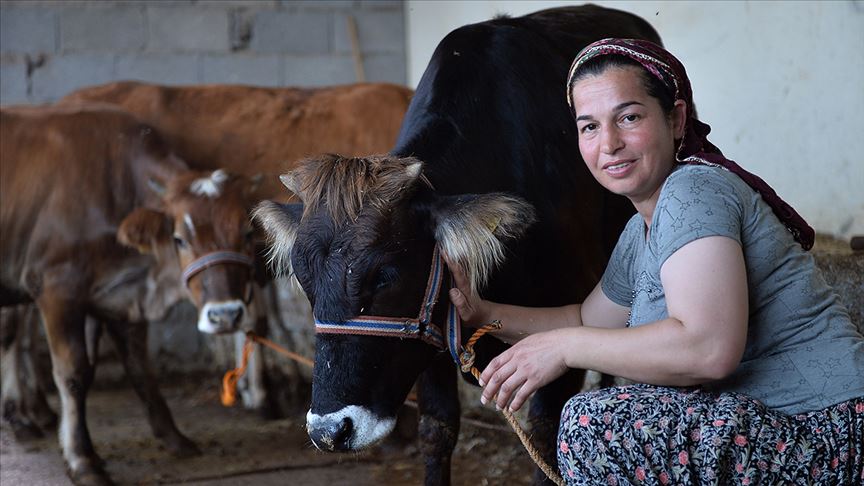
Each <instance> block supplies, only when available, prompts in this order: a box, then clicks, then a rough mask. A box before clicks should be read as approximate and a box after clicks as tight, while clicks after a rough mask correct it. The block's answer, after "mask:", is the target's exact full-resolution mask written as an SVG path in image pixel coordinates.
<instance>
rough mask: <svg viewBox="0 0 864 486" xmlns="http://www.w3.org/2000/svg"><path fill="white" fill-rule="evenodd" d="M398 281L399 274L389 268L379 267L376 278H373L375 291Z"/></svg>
mask: <svg viewBox="0 0 864 486" xmlns="http://www.w3.org/2000/svg"><path fill="white" fill-rule="evenodd" d="M397 280H399V274H398V272H396V269H395V268H393V267H390V266H384V267H381V269H380V270H378V276H377V277H376V278H375V290H382V289H386V288H387V287H390V286H391V285H393V284H394V283H396V281H397Z"/></svg>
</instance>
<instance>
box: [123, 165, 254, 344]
mask: <svg viewBox="0 0 864 486" xmlns="http://www.w3.org/2000/svg"><path fill="white" fill-rule="evenodd" d="M148 182H149V184H150V186H151V188H152V189H153V190H154V191H155V192H156V193H158V194H159V195H160V196H161V201H162V203H161V210H154V209H149V208H138V209H136V210H135V211H133V212H132V213H131V214H129V215H128V216H127V217H126V219H124V220H123V222H122V224H121V225H120V228H119V230H118V239H119V240H120V242H121V243H123V244H126V245H128V246H132V247H134V248H137V249H138V250H139V251H141V252H144V253H152V254H154V255H155V257H156V258H157V260H158V263H157V264H159V265H172V264H173V265H177V264H178V263H179V266H180V268H179V271H180V274H181V282H180V283H181V285H183V286H184V287H185V288H186V289H187V290H188V293H189V295H190V296H191V298H192V301H193V303H194V304H195V306H196V307H197V308H198V329H199V330H200V331H202V332H207V333H221V332H233V331H236V330H238V329H240V328H241V326H242V327H247V326H248V325H249V324H250V322H248V320H249V319H251V317H250V312H249V309H248V308H247V305H248V303H249V300H250V297H251V292H252V284H253V281H252V277H253V275H252V274H253V271H252V270H253V265H252V263H253V261H254V260H253V258H254V255H255V248H254V241H253V237H252V236H253V228H252V224H251V220H250V219H249V214H248V211H249V208H251V205H252V201H253V197H252V196H253V194H252V193H253V192H254V188H255V185H256V183H255V182H253V181H251V180H250V179H248V178H245V177H241V176H237V175H232V174H229V173H227V172H225V171H222V170H216V171H213V172H198V171H177V172H174V173H172V174H171V175H170V176H169V177H167V178H164V179H161V180H160V179H156V178H154V179H151V180H149V181H148Z"/></svg>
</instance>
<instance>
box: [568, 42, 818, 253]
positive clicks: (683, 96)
mask: <svg viewBox="0 0 864 486" xmlns="http://www.w3.org/2000/svg"><path fill="white" fill-rule="evenodd" d="M608 54H617V55H622V56H625V57H628V58H630V59H633V60H634V61H636V62H638V63H639V64H641V65H642V66H643V67H644V68H645V69H646V70H647V71H648V72H649V73H651V74H652V75H653V76H655V77H657V78H658V79H660V81H662V82H663V84H664V85H665V86H666V87H667V89H669V91H670V92H672V93H674V95H675V96H674V99H676V100H684V101H685V102H686V103H687V117H686V121H685V126H684V137H683V138H682V139H681V144H680V145H679V146H678V150H677V151H676V153H675V159H676V161H677V162H678V163H679V164H702V165H711V166H716V167H722V168H724V169H726V170H728V171H730V172H732V173H733V174H735V175H737V176H738V177H740V178H741V179H742V180H743V181H744V182H746V183H747V185H749V186H750V187H752V188H753V189H754V190H755V191H757V192H758V193H759V195H760V196H762V199H763V200H764V201H765V202H766V203H768V205H769V206H771V209H772V210H773V211H774V214H775V215H777V217H778V218H779V219H780V221H781V222H782V223H783V224H784V225H785V226H786V228H787V229H788V230H789V231H790V232H791V233H792V236H794V237H795V240H796V241H797V242H798V243H800V244H801V247H803V248H804V249H805V250H809V249H810V248H812V247H813V239H814V237H815V232H814V231H813V228H811V227H810V226H809V225H808V224H807V222H806V221H804V218H802V217H801V215H799V214H798V213H797V212H796V211H795V210H794V209H792V206H790V205H789V204H787V203H786V201H784V200H783V199H780V196H778V195H777V193H776V192H774V189H772V188H771V186H769V185H768V183H766V182H765V181H763V180H762V179H761V178H760V177H759V176H757V175H755V174H752V173H750V172H747V171H746V170H744V169H743V168H741V166H739V165H738V164H736V163H735V162H733V161H731V160H729V159H727V158H726V157H724V156H723V154H722V153H721V152H720V149H718V148H717V147H715V146H714V145H713V144H712V143H711V142H709V141H708V138H707V136H708V133H709V132H711V127H710V126H708V125H707V124H705V123H702V122H701V121H699V120H697V119H696V116H695V113H694V110H693V92H692V91H691V88H690V80H689V79H688V78H687V72H686V71H685V70H684V66H683V65H682V64H681V61H679V60H678V59H676V58H675V56H673V55H672V54H670V53H669V52H668V51H666V50H665V49H663V48H662V47H660V46H658V45H657V44H654V43H653V42H648V41H644V40H636V39H603V40H600V41H597V42H595V43H593V44H591V45H589V46H588V47H586V48H585V49H583V50H582V52H580V53H579V54H578V55H577V56H576V59H575V60H574V61H573V65H572V66H570V72H569V74H568V76H567V103H568V104H569V105H570V112H571V113H572V114H573V116H574V117H575V116H576V112H575V108H574V107H573V98H572V97H573V85H574V84H575V82H576V80H575V79H573V75H574V74H575V73H576V70H577V69H579V67H580V66H582V65H583V64H584V63H585V62H586V61H588V60H590V59H593V58H595V57H598V56H604V55H608Z"/></svg>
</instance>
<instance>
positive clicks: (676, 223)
mask: <svg viewBox="0 0 864 486" xmlns="http://www.w3.org/2000/svg"><path fill="white" fill-rule="evenodd" d="M732 177H736V176H735V175H734V174H731V173H727V172H725V170H724V169H722V168H716V167H708V166H684V167H681V168H679V169H678V170H676V171H674V172H673V173H672V174H671V175H670V176H669V178H668V179H667V180H666V182H665V183H664V185H663V188H662V189H661V193H660V198H659V199H658V201H657V208H656V209H655V212H654V218H653V223H652V227H651V236H650V239H649V242H648V246H649V249H650V250H651V252H652V253H653V255H654V257H655V258H656V261H657V264H658V268H660V267H662V266H663V263H665V262H666V260H667V259H668V258H669V257H670V256H672V254H673V253H675V252H676V251H678V250H679V249H681V247H683V246H684V245H686V244H687V243H690V242H691V241H695V240H698V239H700V238H705V237H708V236H726V237H729V238H732V239H734V240H735V241H737V242H738V243H739V244H740V243H741V231H742V227H743V221H744V203H743V202H742V201H744V199H743V198H744V197H745V195H744V194H742V190H746V189H747V188H742V187H740V185H736V184H734V183H733V180H732V179H731V178H732ZM741 184H743V183H741Z"/></svg>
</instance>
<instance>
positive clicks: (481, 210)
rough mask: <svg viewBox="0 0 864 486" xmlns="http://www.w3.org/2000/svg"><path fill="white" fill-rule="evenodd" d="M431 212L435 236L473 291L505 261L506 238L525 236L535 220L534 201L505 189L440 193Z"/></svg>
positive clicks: (482, 284)
mask: <svg viewBox="0 0 864 486" xmlns="http://www.w3.org/2000/svg"><path fill="white" fill-rule="evenodd" d="M430 212H431V216H432V222H433V225H434V228H435V239H436V240H437V241H438V244H439V245H440V246H441V249H442V250H443V251H444V253H446V254H447V256H448V258H449V260H450V261H451V262H452V263H454V264H456V265H459V266H460V267H462V270H463V272H465V275H467V276H468V280H469V283H470V285H471V289H472V290H474V291H477V290H478V289H479V288H480V287H482V286H484V285H485V284H486V282H487V281H488V280H489V275H490V273H491V272H492V271H493V270H494V269H495V268H496V267H497V266H498V265H500V264H501V263H502V262H503V261H504V244H503V241H504V240H506V239H508V238H518V237H520V236H522V235H523V234H524V233H525V230H526V229H528V227H529V226H530V225H531V224H533V223H534V221H535V215H534V208H533V206H531V204H529V203H528V202H526V201H525V200H523V199H521V198H518V197H514V196H510V195H507V194H503V193H490V194H468V195H459V196H446V197H441V198H438V200H437V201H436V203H435V204H433V205H432V207H431V209H430Z"/></svg>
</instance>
